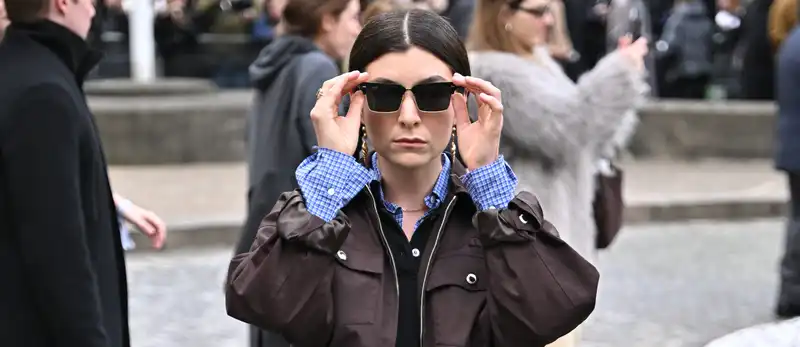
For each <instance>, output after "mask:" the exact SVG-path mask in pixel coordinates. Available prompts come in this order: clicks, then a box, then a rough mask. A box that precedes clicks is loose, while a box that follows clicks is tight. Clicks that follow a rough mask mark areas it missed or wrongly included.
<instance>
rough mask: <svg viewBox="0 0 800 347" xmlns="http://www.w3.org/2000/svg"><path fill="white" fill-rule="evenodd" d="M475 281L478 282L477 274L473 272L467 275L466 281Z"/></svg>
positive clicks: (471, 282) (473, 282)
mask: <svg viewBox="0 0 800 347" xmlns="http://www.w3.org/2000/svg"><path fill="white" fill-rule="evenodd" d="M475 282H478V276H475V274H469V275H467V283H469V284H475Z"/></svg>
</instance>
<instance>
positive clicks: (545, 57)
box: [468, 0, 647, 346]
mask: <svg viewBox="0 0 800 347" xmlns="http://www.w3.org/2000/svg"><path fill="white" fill-rule="evenodd" d="M550 6H551V5H550V3H549V1H547V0H515V1H514V0H512V1H508V0H479V1H478V3H477V10H476V12H475V13H476V16H475V21H474V22H473V27H472V31H471V32H470V37H469V40H468V48H469V49H470V50H471V53H470V63H471V64H472V74H473V76H475V77H478V78H483V79H486V80H487V81H489V82H491V83H492V84H494V85H495V86H497V88H499V89H500V90H502V91H503V105H504V107H505V108H504V119H505V126H503V133H502V140H501V152H502V153H503V154H504V155H505V156H506V158H507V160H508V162H509V163H510V164H511V166H512V167H513V168H514V171H515V172H516V173H517V175H518V177H519V179H520V182H519V183H520V184H519V187H520V189H522V190H528V191H532V192H536V194H537V197H538V198H539V201H540V202H541V205H542V209H543V210H544V214H545V215H546V216H549V218H550V219H551V220H552V223H553V225H554V226H555V227H556V228H557V229H558V230H559V232H560V235H561V238H562V239H564V241H566V242H567V243H568V244H569V245H571V246H572V247H573V248H575V250H576V251H578V253H580V254H581V255H582V256H583V257H584V258H586V259H589V260H590V261H593V262H594V261H595V260H596V255H595V253H596V250H595V241H596V235H595V234H596V233H595V220H594V217H593V216H594V215H593V201H594V196H595V177H596V175H597V174H598V173H599V172H600V170H601V167H599V164H598V163H599V162H600V161H601V159H605V158H606V157H607V156H609V155H613V154H614V152H616V151H617V150H619V149H620V148H621V147H622V146H623V145H624V144H625V141H626V140H627V139H628V138H629V137H630V136H631V135H632V134H633V131H634V128H635V124H636V122H637V117H636V115H635V113H634V110H635V108H636V106H637V105H638V104H639V103H640V102H642V101H643V99H644V97H643V96H644V92H646V90H647V85H646V83H645V82H644V77H643V69H644V61H643V59H644V56H645V54H646V53H647V42H646V40H645V39H640V40H637V41H635V42H633V43H632V42H631V40H630V39H623V40H620V44H619V49H618V50H616V51H614V52H612V53H610V54H609V55H608V56H606V57H605V58H603V59H601V60H600V62H598V63H597V66H595V68H594V69H592V70H591V71H589V72H587V73H586V74H584V75H583V76H582V77H581V78H580V80H579V81H578V83H577V84H575V83H574V82H572V81H571V80H570V79H569V78H568V77H567V75H565V74H564V72H563V71H562V70H561V68H560V67H559V65H558V64H557V63H556V62H555V61H554V60H553V59H552V58H551V57H550V55H549V54H547V50H546V49H543V45H544V44H545V43H546V38H547V35H548V30H550V26H551V25H552V24H553V17H552V14H551V12H550ZM473 109H474V107H473ZM579 338H580V334H579V329H576V330H575V331H574V332H573V333H570V334H568V335H566V336H564V337H563V338H562V339H560V340H559V341H557V342H556V343H554V346H574V345H575V344H577V342H578V341H579Z"/></svg>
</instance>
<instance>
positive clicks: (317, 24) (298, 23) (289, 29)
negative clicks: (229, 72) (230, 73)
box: [22, 0, 351, 38]
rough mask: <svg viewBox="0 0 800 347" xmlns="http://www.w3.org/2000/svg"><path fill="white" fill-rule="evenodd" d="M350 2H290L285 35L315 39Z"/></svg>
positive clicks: (296, 0)
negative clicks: (324, 21) (325, 21)
mask: <svg viewBox="0 0 800 347" xmlns="http://www.w3.org/2000/svg"><path fill="white" fill-rule="evenodd" d="M22 1H24V0H22ZM350 1H351V0H289V1H288V2H286V7H284V9H283V15H282V16H281V17H282V18H281V21H282V26H283V33H285V34H292V35H299V36H304V37H307V38H314V37H315V36H317V35H318V34H319V33H320V30H321V29H322V18H323V17H325V15H331V16H333V17H338V16H339V15H340V14H342V12H344V10H345V9H346V8H347V5H349V4H350Z"/></svg>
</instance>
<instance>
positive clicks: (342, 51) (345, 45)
mask: <svg viewBox="0 0 800 347" xmlns="http://www.w3.org/2000/svg"><path fill="white" fill-rule="evenodd" d="M360 15H361V5H360V4H359V2H358V0H350V3H348V5H347V8H345V10H344V11H342V13H340V14H339V16H338V17H331V16H325V17H324V18H323V19H322V29H323V33H322V37H321V38H320V39H321V41H322V43H323V45H324V46H325V48H327V49H326V51H328V54H331V55H333V58H335V59H343V58H344V57H346V56H347V55H348V54H349V53H350V49H351V48H352V47H353V43H354V42H355V41H356V37H358V33H359V32H361V17H360Z"/></svg>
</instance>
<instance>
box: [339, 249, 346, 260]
mask: <svg viewBox="0 0 800 347" xmlns="http://www.w3.org/2000/svg"><path fill="white" fill-rule="evenodd" d="M336 257H337V258H339V259H341V260H347V254H346V253H345V252H344V251H342V250H339V251H338V252H336Z"/></svg>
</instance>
